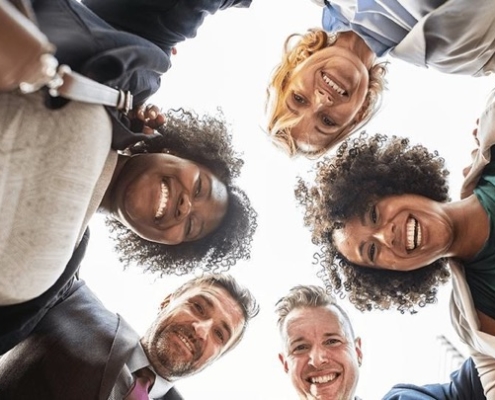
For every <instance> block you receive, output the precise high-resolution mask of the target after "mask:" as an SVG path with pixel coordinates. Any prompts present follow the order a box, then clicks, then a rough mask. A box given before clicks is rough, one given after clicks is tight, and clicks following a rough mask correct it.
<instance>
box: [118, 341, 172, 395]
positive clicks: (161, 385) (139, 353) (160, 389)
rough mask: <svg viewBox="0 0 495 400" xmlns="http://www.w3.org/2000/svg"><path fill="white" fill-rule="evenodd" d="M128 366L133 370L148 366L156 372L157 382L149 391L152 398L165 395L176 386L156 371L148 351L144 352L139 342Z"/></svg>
mask: <svg viewBox="0 0 495 400" xmlns="http://www.w3.org/2000/svg"><path fill="white" fill-rule="evenodd" d="M127 366H128V367H129V370H130V371H131V372H134V371H137V370H138V369H141V368H145V367H146V368H149V369H150V370H151V371H152V372H153V373H154V374H155V383H154V384H153V387H152V388H151V391H150V393H149V396H150V398H152V399H153V398H159V397H163V396H164V395H165V394H166V393H167V392H168V391H169V390H170V389H172V387H173V386H174V384H173V383H172V382H169V381H167V380H166V379H165V378H163V377H161V376H160V375H158V374H157V373H156V371H155V370H154V369H153V367H152V366H151V364H150V362H149V360H148V358H147V357H146V353H145V352H144V349H143V347H142V346H141V343H138V345H137V346H136V348H135V349H134V351H133V352H132V354H131V357H130V358H129V360H128V362H127Z"/></svg>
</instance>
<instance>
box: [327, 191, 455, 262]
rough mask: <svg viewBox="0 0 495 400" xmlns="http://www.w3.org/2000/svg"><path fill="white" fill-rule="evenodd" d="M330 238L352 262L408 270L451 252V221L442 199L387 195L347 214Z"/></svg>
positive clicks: (452, 232) (452, 239) (448, 254)
mask: <svg viewBox="0 0 495 400" xmlns="http://www.w3.org/2000/svg"><path fill="white" fill-rule="evenodd" d="M333 240H334V244H335V246H336V248H337V250H338V251H339V252H340V253H341V254H342V255H343V256H344V257H345V258H346V259H348V260H349V261H350V262H352V263H354V264H357V265H361V266H364V267H371V268H381V269H392V270H399V271H409V270H414V269H418V268H421V267H424V266H426V265H429V264H431V263H432V262H434V261H436V260H438V259H439V258H442V257H449V256H451V254H450V252H449V251H450V248H451V246H452V243H453V241H454V225H453V221H452V220H451V218H449V216H448V214H446V213H445V211H444V208H443V203H439V202H436V201H433V200H431V199H428V198H426V197H423V196H418V195H412V194H405V195H399V196H388V197H384V198H382V199H380V200H379V201H377V202H376V203H374V204H372V205H371V207H370V208H369V209H368V210H367V211H366V212H365V213H364V215H360V216H356V217H353V218H350V219H349V220H348V221H347V222H345V226H344V227H343V228H342V229H338V230H336V231H335V232H334V235H333Z"/></svg>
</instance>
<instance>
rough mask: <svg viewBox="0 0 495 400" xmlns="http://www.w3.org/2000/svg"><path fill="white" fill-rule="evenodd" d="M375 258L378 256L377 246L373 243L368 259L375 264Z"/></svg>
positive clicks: (369, 249)
mask: <svg viewBox="0 0 495 400" xmlns="http://www.w3.org/2000/svg"><path fill="white" fill-rule="evenodd" d="M375 256H376V245H375V244H374V243H371V244H370V246H369V247H368V257H369V259H370V261H371V262H375Z"/></svg>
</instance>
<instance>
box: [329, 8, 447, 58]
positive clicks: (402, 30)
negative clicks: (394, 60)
mask: <svg viewBox="0 0 495 400" xmlns="http://www.w3.org/2000/svg"><path fill="white" fill-rule="evenodd" d="M443 1H444V0H437V1H435V0H433V1H431V0H429V1H426V2H425V1H418V2H417V4H413V5H412V6H411V5H409V6H408V7H407V8H406V7H404V6H403V5H402V4H401V2H399V1H397V0H337V1H328V2H326V6H325V9H324V11H323V18H322V24H323V29H325V30H326V31H329V32H330V31H332V32H345V31H354V32H355V33H357V34H358V35H359V36H361V37H362V38H363V40H364V41H365V42H366V44H367V45H368V46H369V47H370V48H371V49H372V50H373V52H374V53H375V54H376V55H377V56H378V57H382V56H384V55H385V54H386V53H387V52H388V51H390V50H391V49H393V48H394V47H395V46H396V45H397V44H399V43H400V42H401V41H402V39H404V37H405V36H406V35H407V34H408V33H409V32H410V31H411V29H412V28H413V27H414V25H416V24H417V23H418V19H420V18H421V16H422V15H424V14H425V13H426V12H428V11H429V10H431V9H434V8H435V7H437V6H438V4H437V3H442V2H443Z"/></svg>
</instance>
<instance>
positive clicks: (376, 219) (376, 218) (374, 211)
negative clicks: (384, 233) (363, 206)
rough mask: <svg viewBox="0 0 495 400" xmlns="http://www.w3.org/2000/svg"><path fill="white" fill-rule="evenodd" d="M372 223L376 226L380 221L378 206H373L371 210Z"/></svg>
mask: <svg viewBox="0 0 495 400" xmlns="http://www.w3.org/2000/svg"><path fill="white" fill-rule="evenodd" d="M370 221H371V222H373V223H374V224H376V221H378V214H377V212H376V206H375V205H373V206H371V208H370Z"/></svg>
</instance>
